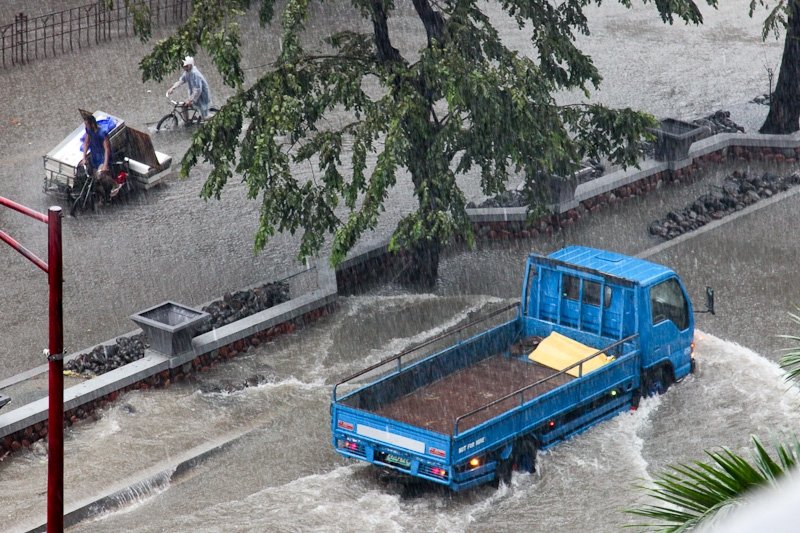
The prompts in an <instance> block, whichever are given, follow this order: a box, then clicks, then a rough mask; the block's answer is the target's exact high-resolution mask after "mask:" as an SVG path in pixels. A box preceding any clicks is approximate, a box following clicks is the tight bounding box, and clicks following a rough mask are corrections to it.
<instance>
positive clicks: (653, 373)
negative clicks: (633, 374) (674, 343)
mask: <svg viewBox="0 0 800 533" xmlns="http://www.w3.org/2000/svg"><path fill="white" fill-rule="evenodd" d="M674 382H675V377H674V375H673V374H672V369H671V368H670V367H669V366H668V365H661V366H658V367H656V368H651V369H649V370H647V371H646V372H645V373H644V375H643V376H642V395H644V396H655V395H656V394H664V393H665V392H667V389H668V388H669V387H670V385H672V384H673V383H674Z"/></svg>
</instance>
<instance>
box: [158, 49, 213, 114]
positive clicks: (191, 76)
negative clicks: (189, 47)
mask: <svg viewBox="0 0 800 533" xmlns="http://www.w3.org/2000/svg"><path fill="white" fill-rule="evenodd" d="M184 83H185V84H186V88H187V90H188V91H189V98H188V99H187V100H186V101H185V102H183V105H184V108H183V109H182V110H181V113H182V114H183V120H184V122H186V123H187V124H188V123H189V109H191V108H192V107H195V108H197V110H198V111H200V116H201V117H202V118H203V120H205V119H207V118H208V108H209V107H210V106H211V90H210V89H209V88H208V82H207V81H206V79H205V77H204V76H203V74H202V73H201V72H200V69H198V68H197V67H196V66H195V65H194V58H193V57H192V56H186V57H185V58H184V59H183V74H181V77H180V78H179V79H178V81H176V82H175V83H174V84H172V87H170V88H169V89H168V90H167V98H169V95H170V94H172V91H174V90H175V89H177V88H178V87H180V86H181V85H183V84H184Z"/></svg>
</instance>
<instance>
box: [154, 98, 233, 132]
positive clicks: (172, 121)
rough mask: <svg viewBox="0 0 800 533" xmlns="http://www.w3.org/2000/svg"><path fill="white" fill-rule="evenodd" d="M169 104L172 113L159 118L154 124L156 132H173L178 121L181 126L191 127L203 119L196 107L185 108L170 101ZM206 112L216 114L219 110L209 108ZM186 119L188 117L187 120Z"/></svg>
mask: <svg viewBox="0 0 800 533" xmlns="http://www.w3.org/2000/svg"><path fill="white" fill-rule="evenodd" d="M170 103H171V104H172V111H170V112H169V113H167V114H166V115H164V116H163V117H161V120H159V121H158V122H157V123H156V131H162V130H174V129H176V128H177V127H178V122H179V121H180V122H181V123H182V125H183V126H193V125H195V124H200V122H202V121H203V117H202V115H201V114H200V111H199V110H198V109H197V108H196V107H193V106H187V105H186V103H185V102H176V101H175V100H170ZM208 111H209V113H216V112H217V111H219V109H217V108H216V107H209V108H208ZM186 117H188V120H187V118H186Z"/></svg>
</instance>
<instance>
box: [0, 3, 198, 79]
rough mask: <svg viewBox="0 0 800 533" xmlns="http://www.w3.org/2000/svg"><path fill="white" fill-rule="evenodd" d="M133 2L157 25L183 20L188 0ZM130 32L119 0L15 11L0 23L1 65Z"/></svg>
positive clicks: (24, 61) (128, 19)
mask: <svg viewBox="0 0 800 533" xmlns="http://www.w3.org/2000/svg"><path fill="white" fill-rule="evenodd" d="M135 4H136V5H138V6H141V7H146V8H147V9H148V10H149V13H150V22H151V24H152V25H153V26H158V25H160V24H163V25H168V24H175V23H178V22H181V21H184V20H186V18H187V16H188V13H189V7H190V6H191V0H138V1H136V2H135ZM131 35H133V13H132V12H131V11H130V10H129V9H127V8H126V7H125V2H122V1H117V2H114V7H113V8H111V9H108V8H107V7H106V3H105V2H103V1H98V2H95V3H93V4H86V5H83V6H80V7H73V8H71V9H66V10H64V11H58V12H56V13H49V14H47V15H41V16H38V17H29V16H28V15H26V14H25V13H18V14H17V15H16V16H15V17H14V22H12V23H10V24H6V25H4V26H0V60H2V66H3V68H7V67H11V66H14V65H25V64H28V63H30V62H31V61H34V60H36V59H39V58H46V57H53V56H55V55H56V54H58V53H62V54H63V53H68V52H73V51H75V50H79V49H81V48H84V47H88V46H91V45H93V44H95V45H96V44H100V43H102V42H106V41H109V40H111V39H112V38H114V37H117V38H120V37H128V36H131Z"/></svg>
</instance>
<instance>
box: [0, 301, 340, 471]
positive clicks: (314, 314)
mask: <svg viewBox="0 0 800 533" xmlns="http://www.w3.org/2000/svg"><path fill="white" fill-rule="evenodd" d="M333 307H334V305H333V304H329V305H326V306H324V307H320V308H317V309H314V310H312V311H309V312H308V313H305V314H303V315H301V316H299V317H295V318H292V319H290V320H287V321H286V322H283V323H280V324H277V325H274V326H271V327H269V328H266V329H264V330H262V331H259V332H257V333H253V334H252V335H250V336H248V337H245V338H243V339H239V340H236V341H234V342H232V343H230V344H227V345H225V346H221V347H219V348H217V349H215V350H212V351H210V352H208V353H204V354H201V355H199V356H197V357H195V358H194V359H191V360H190V361H188V362H186V363H184V364H182V365H181V366H179V367H177V368H172V369H169V368H168V369H166V370H162V371H160V372H158V373H156V374H153V375H151V376H148V377H147V378H145V379H142V380H140V381H137V382H135V383H132V384H130V385H126V386H124V387H121V388H119V389H117V390H113V391H111V392H109V393H108V394H105V395H103V396H100V397H98V398H94V399H92V400H89V401H87V402H85V403H82V404H81V405H79V406H78V407H75V408H72V409H69V410H66V409H65V411H64V426H65V427H69V426H72V425H73V424H77V423H80V422H81V421H82V420H86V419H93V420H96V419H97V417H96V411H97V410H98V409H102V408H104V407H106V406H108V405H109V404H111V403H113V402H114V401H116V400H117V399H118V398H119V397H120V395H123V394H125V393H126V392H128V391H131V390H146V389H154V388H156V389H157V388H168V387H169V386H170V385H172V384H173V383H177V382H180V381H185V380H188V379H191V377H192V376H193V375H195V374H197V373H200V372H207V371H209V370H210V369H211V368H213V367H215V366H217V365H219V364H220V363H224V362H225V361H228V360H230V359H233V358H234V357H236V356H237V355H239V354H242V353H246V352H247V351H248V350H250V349H251V348H256V347H258V346H260V345H261V344H262V343H264V342H267V341H269V340H271V339H274V338H275V337H278V336H280V335H284V334H287V333H293V332H295V331H296V330H297V329H298V328H302V327H304V326H305V325H307V324H309V323H312V322H315V321H317V320H319V319H320V318H321V317H323V316H325V315H327V314H328V313H330V312H331V311H332V310H333ZM46 436H47V420H46V419H45V420H42V421H39V422H36V423H34V424H33V425H30V426H28V427H25V428H24V429H21V430H18V431H16V432H14V433H11V434H9V435H6V436H4V437H3V438H2V439H0V461H2V460H4V459H5V458H7V457H8V456H9V455H10V454H11V453H13V452H16V451H19V450H21V449H23V448H28V447H30V446H31V445H32V444H33V443H34V442H36V441H38V440H40V439H43V438H45V437H46Z"/></svg>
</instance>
